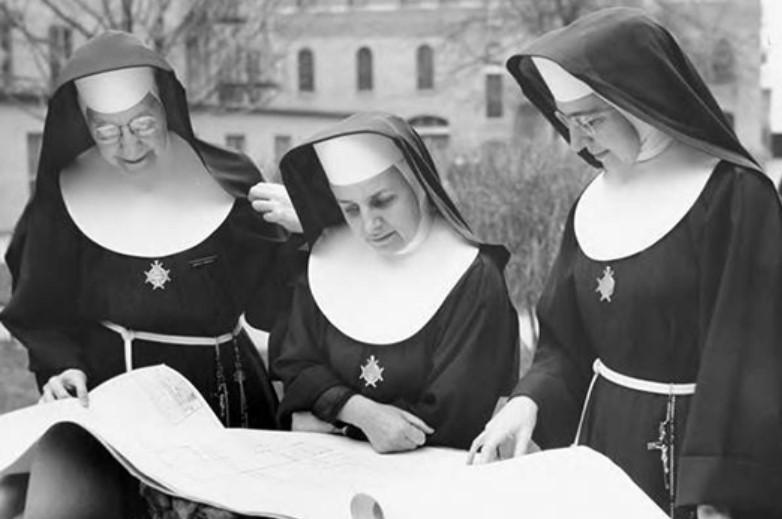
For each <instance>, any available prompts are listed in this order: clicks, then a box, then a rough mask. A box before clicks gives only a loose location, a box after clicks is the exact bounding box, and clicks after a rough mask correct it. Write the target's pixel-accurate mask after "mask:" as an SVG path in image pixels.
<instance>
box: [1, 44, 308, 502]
mask: <svg viewBox="0 0 782 519" xmlns="http://www.w3.org/2000/svg"><path fill="white" fill-rule="evenodd" d="M261 181H262V178H261V175H260V172H259V171H258V169H257V168H256V167H255V166H254V165H253V164H252V162H251V161H250V160H249V159H248V158H247V157H245V156H244V155H241V154H239V153H235V152H232V151H228V150H226V149H222V148H219V147H216V146H213V145H211V144H208V143H206V142H204V141H201V140H199V139H198V138H196V137H195V135H194V133H193V128H192V126H191V123H190V118H189V114H188V107H187V102H186V98H185V91H184V89H183V87H182V85H181V84H180V83H179V81H178V80H177V78H176V77H175V75H174V72H173V70H172V69H171V67H170V66H169V64H168V63H166V61H165V60H163V59H162V58H161V57H160V56H158V55H157V54H156V53H154V52H153V51H151V50H149V49H148V48H146V47H145V46H144V45H142V44H141V42H140V41H138V40H137V39H136V38H135V37H134V36H132V35H130V34H128V33H123V32H118V31H111V32H107V33H105V34H103V35H100V36H97V37H95V38H94V39H92V40H90V41H89V42H87V43H86V44H85V45H84V46H82V47H81V48H79V49H78V50H77V51H76V52H75V53H74V55H73V57H72V58H71V59H70V61H69V62H68V63H67V64H66V65H65V67H64V68H63V70H62V74H61V75H60V77H59V79H58V81H57V84H56V87H55V90H54V93H53V95H52V97H51V99H50V101H49V109H48V113H47V116H46V122H45V126H44V132H43V143H42V151H41V157H40V165H39V168H38V173H37V178H36V183H35V191H34V194H33V196H32V197H31V199H30V201H29V202H28V204H27V206H26V208H25V210H24V213H23V215H22V216H21V219H20V221H19V222H18V224H17V226H16V229H15V232H14V235H13V238H12V241H11V244H10V246H9V249H8V252H7V254H6V261H7V263H8V265H9V267H10V270H11V273H12V276H13V293H12V297H11V300H10V302H9V304H8V306H7V307H6V308H5V309H4V310H3V311H2V314H0V319H2V322H3V324H4V325H5V326H6V327H7V328H8V329H9V330H10V331H11V333H12V334H13V335H14V336H15V337H16V338H17V339H19V340H20V341H21V342H22V344H23V345H24V346H25V347H26V348H27V350H28V352H29V357H30V370H31V371H32V372H33V373H34V374H35V376H36V378H37V381H38V384H39V386H40V387H41V390H42V393H43V396H42V401H44V402H46V401H49V400H53V399H59V398H66V397H69V396H72V395H75V396H78V397H79V398H81V399H83V401H84V403H85V405H86V404H87V394H86V391H87V390H88V389H89V388H91V387H94V386H96V385H97V384H99V383H101V382H102V381H104V380H106V379H108V378H110V377H112V376H114V375H117V374H119V373H122V372H124V371H126V370H131V369H133V368H135V367H140V366H147V365H152V364H158V363H165V364H167V365H169V366H171V367H172V368H174V369H176V370H177V371H179V372H180V373H182V374H183V375H184V376H185V377H187V378H188V379H189V380H190V381H191V382H192V383H193V384H194V385H195V386H196V388H197V389H198V390H199V391H200V392H201V393H202V394H203V396H204V398H205V399H206V400H207V401H208V402H209V404H210V405H211V407H212V408H213V410H214V411H215V413H216V414H217V415H218V416H219V418H220V419H221V420H222V421H223V423H224V424H225V425H226V426H231V427H253V428H276V427H277V421H276V411H277V405H278V402H277V398H276V395H275V392H274V390H273V389H272V387H271V384H270V381H269V377H268V375H267V372H266V369H265V367H264V365H263V362H262V359H261V357H260V355H259V353H258V351H257V350H256V348H255V347H254V345H253V343H252V342H251V341H250V339H249V337H248V336H247V334H246V333H245V332H244V331H243V330H242V328H241V326H240V325H239V317H240V316H241V315H242V314H245V316H246V318H247V321H248V322H249V323H250V324H252V325H253V326H255V327H257V328H261V329H264V330H267V331H268V330H272V328H273V327H274V326H276V324H277V323H284V322H285V319H284V316H285V315H286V311H287V306H288V305H289V302H290V296H291V293H292V292H291V283H288V282H287V281H286V279H288V278H289V277H290V278H291V279H292V278H293V276H292V275H289V271H290V269H291V268H292V265H294V264H295V262H293V261H291V259H292V252H291V251H294V250H295V244H293V243H292V242H288V237H289V233H288V231H287V230H285V229H284V228H283V227H281V226H280V225H278V224H277V223H273V222H270V221H266V220H278V218H277V214H276V213H275V214H273V215H271V216H269V215H266V220H265V219H264V218H262V217H261V216H260V215H259V214H258V213H257V212H256V211H255V210H254V209H253V203H251V201H250V200H249V199H248V192H249V191H250V189H251V188H252V187H253V186H256V187H255V188H254V189H255V193H256V194H258V195H259V196H260V194H262V192H263V190H264V188H263V184H259V183H260V182H261ZM255 202H257V203H261V204H263V203H267V204H269V203H271V201H270V200H266V201H264V200H261V199H257V200H256V201H255ZM272 205H274V204H272ZM266 208H267V209H268V208H269V207H268V205H267V207H266ZM277 213H279V211H278V212H277ZM291 213H292V210H291ZM289 223H290V222H289ZM293 227H295V226H293ZM286 243H287V245H286ZM129 418H130V417H129ZM73 464H74V465H75V466H78V460H73ZM91 466H92V465H91V464H90V463H85V464H83V466H82V468H83V469H84V470H86V469H87V468H89V467H91ZM50 472H51V471H48V470H46V469H44V470H42V471H41V472H40V473H41V474H44V475H45V474H47V473H50ZM61 482H62V481H61ZM31 486H32V487H35V486H36V477H35V472H33V478H32V480H31ZM37 486H40V485H37ZM2 491H3V485H2V484H0V492H2ZM50 493H51V492H50ZM28 513H32V512H31V511H29V510H28Z"/></svg>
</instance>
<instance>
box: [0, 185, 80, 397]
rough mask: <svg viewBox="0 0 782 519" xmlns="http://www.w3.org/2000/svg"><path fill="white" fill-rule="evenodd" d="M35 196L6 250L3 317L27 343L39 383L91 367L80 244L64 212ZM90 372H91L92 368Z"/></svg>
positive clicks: (8, 326) (0, 315) (21, 340)
mask: <svg viewBox="0 0 782 519" xmlns="http://www.w3.org/2000/svg"><path fill="white" fill-rule="evenodd" d="M36 202H37V200H35V201H33V202H30V203H29V204H28V206H27V208H26V209H25V211H24V213H23V215H22V217H21V219H20V220H19V223H18V224H17V226H16V229H15V231H14V235H13V238H12V240H11V244H10V245H9V247H8V251H7V252H6V263H7V264H8V267H9V269H10V271H11V276H12V278H13V291H12V295H11V301H10V302H9V303H8V306H7V307H6V308H5V309H4V310H3V312H2V314H0V317H1V318H2V321H3V324H4V325H5V326H6V327H7V328H8V330H9V331H10V332H11V334H12V335H13V336H14V337H16V338H17V339H18V340H19V341H20V342H21V343H22V344H23V345H24V346H25V347H26V348H27V349H28V352H29V357H30V371H32V372H33V373H34V374H35V376H36V379H37V381H38V385H39V387H40V386H42V385H43V384H45V383H46V381H47V380H48V379H49V377H51V376H53V375H56V374H58V373H60V372H62V371H63V370H65V369H68V368H78V369H81V370H83V371H85V372H86V371H87V368H86V366H85V363H84V360H83V358H82V351H81V347H80V345H79V342H78V339H77V334H76V330H77V329H78V328H77V324H76V320H75V318H74V316H73V315H72V313H73V308H74V307H75V306H76V301H75V298H76V297H77V293H78V292H77V291H76V289H75V287H76V283H77V278H78V276H79V270H78V264H77V261H76V259H77V257H78V248H77V244H76V243H75V240H74V239H73V235H72V233H70V232H68V231H69V230H68V229H67V228H66V226H65V224H64V220H63V219H62V218H57V217H56V214H53V213H54V212H53V211H43V210H42V207H41V205H40V204H38V203H36ZM87 375H88V377H89V373H88V374H87Z"/></svg>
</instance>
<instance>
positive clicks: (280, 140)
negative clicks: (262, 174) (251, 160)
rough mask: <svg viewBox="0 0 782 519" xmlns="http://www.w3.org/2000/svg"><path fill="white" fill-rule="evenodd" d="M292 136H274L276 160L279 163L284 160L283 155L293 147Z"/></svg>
mask: <svg viewBox="0 0 782 519" xmlns="http://www.w3.org/2000/svg"><path fill="white" fill-rule="evenodd" d="M291 144H292V140H291V136H290V135H275V136H274V162H276V163H277V164H279V163H280V161H281V160H282V156H283V155H285V153H287V151H288V150H289V149H291Z"/></svg>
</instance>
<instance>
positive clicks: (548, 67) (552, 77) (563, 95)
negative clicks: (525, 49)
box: [532, 56, 594, 103]
mask: <svg viewBox="0 0 782 519" xmlns="http://www.w3.org/2000/svg"><path fill="white" fill-rule="evenodd" d="M532 62H533V63H534V64H535V67H536V68H537V69H538V72H540V76H541V77H542V78H543V81H545V82H546V86H547V87H548V89H549V91H550V92H551V95H553V96H554V99H556V100H557V101H560V102H563V103H567V102H570V101H575V100H576V99H581V98H582V97H586V96H588V95H590V94H593V93H594V90H592V87H590V86H589V85H587V84H586V83H584V82H583V81H581V80H580V79H578V78H577V77H576V76H574V75H573V74H571V73H570V72H568V71H567V70H565V69H564V68H563V67H562V66H561V65H560V64H559V63H557V62H556V61H552V60H550V59H548V58H541V57H538V56H532Z"/></svg>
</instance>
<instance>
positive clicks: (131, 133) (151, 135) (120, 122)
mask: <svg viewBox="0 0 782 519" xmlns="http://www.w3.org/2000/svg"><path fill="white" fill-rule="evenodd" d="M84 118H85V120H86V121H87V127H88V128H89V129H90V134H91V135H92V138H93V140H94V141H95V146H96V147H97V149H98V152H99V153H100V154H101V156H102V157H103V158H104V159H105V160H106V162H108V163H109V164H111V165H112V166H116V167H118V168H120V169H122V170H123V171H127V172H134V171H139V170H143V169H144V168H146V167H148V166H151V165H153V164H154V163H155V162H156V160H157V158H158V157H159V156H160V155H161V154H162V153H163V152H164V151H165V150H166V146H167V144H168V127H167V124H166V114H165V110H164V109H163V105H162V104H161V103H160V101H158V99H157V98H156V97H155V96H154V95H152V94H147V96H146V97H145V98H144V99H142V100H141V101H139V102H138V104H136V105H135V106H132V107H130V108H128V109H127V110H124V111H122V112H116V113H111V114H104V113H100V112H96V111H94V110H92V109H91V108H89V107H87V109H86V110H85V113H84Z"/></svg>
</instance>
